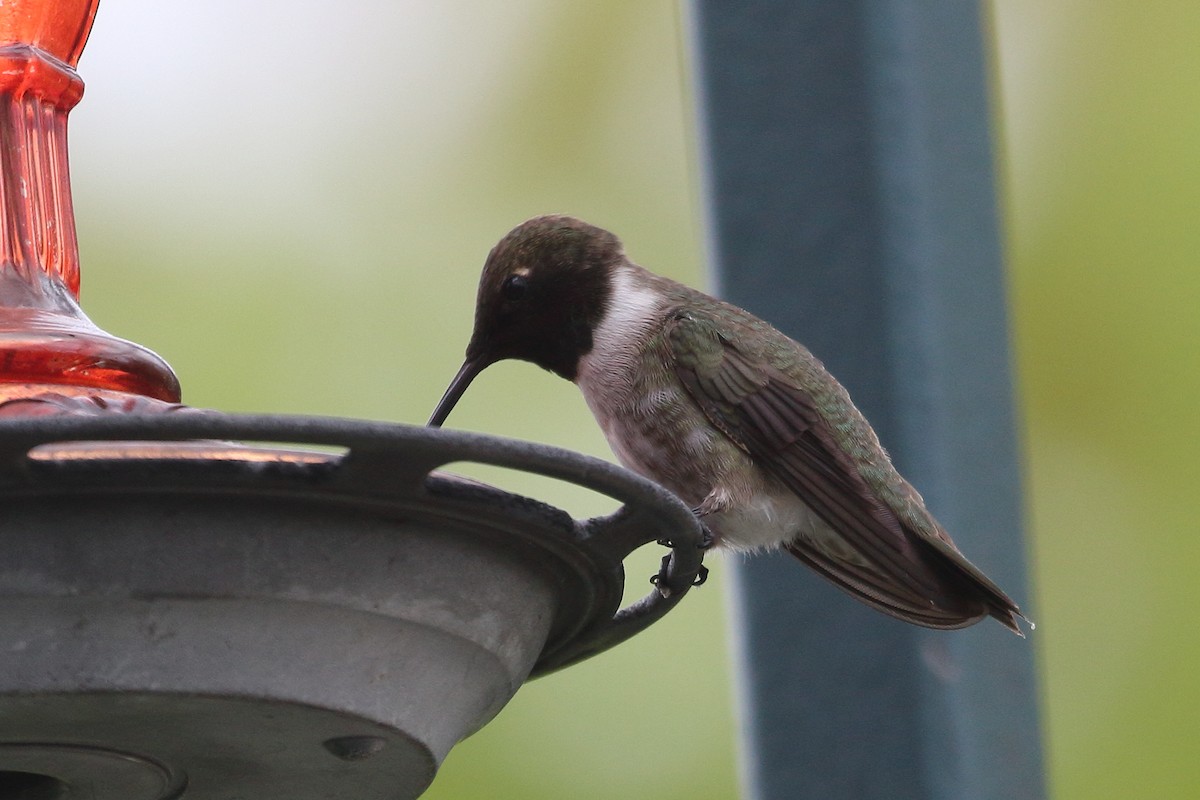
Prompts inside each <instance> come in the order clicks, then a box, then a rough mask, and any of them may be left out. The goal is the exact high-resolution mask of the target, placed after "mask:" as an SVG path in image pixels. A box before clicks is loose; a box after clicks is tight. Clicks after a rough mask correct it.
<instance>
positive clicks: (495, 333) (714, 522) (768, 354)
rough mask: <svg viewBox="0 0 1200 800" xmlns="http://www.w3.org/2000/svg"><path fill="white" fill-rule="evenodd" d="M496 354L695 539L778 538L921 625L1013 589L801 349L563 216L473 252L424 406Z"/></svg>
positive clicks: (436, 416) (748, 546)
mask: <svg viewBox="0 0 1200 800" xmlns="http://www.w3.org/2000/svg"><path fill="white" fill-rule="evenodd" d="M506 359H520V360H523V361H529V362H532V363H534V364H536V365H538V366H540V367H542V368H544V369H547V370H549V371H550V372H553V373H554V374H556V375H559V376H560V377H563V378H566V379H567V380H569V381H572V382H574V383H575V385H576V386H578V387H579V389H580V391H581V392H582V394H583V397H584V399H585V400H586V402H587V405H588V407H589V408H590V409H591V412H592V414H593V416H595V418H596V421H597V422H598V423H599V425H600V428H601V430H602V431H603V432H604V436H605V438H606V439H607V441H608V443H609V446H610V447H611V449H612V450H613V453H614V455H615V456H616V457H617V459H618V461H620V462H621V464H622V465H623V466H625V467H626V468H628V469H630V470H632V471H633V472H636V473H638V474H640V475H642V476H643V477H646V478H649V479H650V480H652V481H654V482H656V483H658V484H660V485H662V486H663V487H665V488H666V489H668V490H669V491H670V492H672V493H673V494H675V495H676V496H677V497H679V498H680V499H681V500H682V501H683V502H684V503H686V504H687V505H689V506H690V507H691V508H692V510H693V513H694V514H696V516H697V517H698V518H699V520H700V522H701V523H702V525H703V527H704V529H705V543H704V546H706V547H707V546H716V547H723V548H728V549H732V550H735V551H763V550H772V549H779V548H782V549H783V550H786V551H787V552H788V553H790V554H792V555H793V556H795V557H796V558H797V559H799V560H800V561H801V562H803V563H804V564H806V565H808V566H809V567H811V568H812V569H813V570H814V571H816V572H817V573H818V574H820V575H822V576H823V577H825V578H827V579H828V580H830V581H832V582H833V583H834V584H835V585H837V586H838V587H839V588H841V589H843V590H845V591H846V592H848V593H849V594H850V595H851V596H853V597H855V598H857V599H858V600H860V601H862V602H864V603H866V604H867V605H868V606H872V607H874V608H875V609H877V610H879V611H882V612H884V613H885V614H889V615H891V616H893V617H896V618H898V619H901V620H904V621H906V622H910V623H913V624H916V625H921V626H925V627H928V628H941V629H951V628H963V627H966V626H968V625H972V624H974V623H976V622H978V621H980V620H982V619H983V618H985V617H987V616H991V617H994V618H995V619H997V620H998V621H999V622H1001V623H1002V624H1004V625H1005V626H1006V627H1008V628H1009V629H1011V630H1012V631H1014V632H1015V633H1017V634H1018V635H1023V634H1022V632H1021V628H1020V627H1019V625H1018V624H1017V620H1018V618H1020V619H1025V617H1024V615H1022V613H1021V610H1020V609H1019V608H1018V607H1017V605H1016V603H1014V602H1013V601H1012V600H1011V599H1010V598H1009V597H1008V595H1006V594H1005V593H1004V592H1003V591H1002V590H1001V589H1000V588H999V587H998V586H997V585H996V584H995V583H993V582H992V581H991V580H990V579H988V577H987V576H986V575H984V574H983V572H982V571H980V570H979V569H978V568H977V567H975V566H974V565H973V564H971V562H969V561H968V560H967V559H966V557H965V556H963V554H962V553H961V552H960V551H959V550H958V548H957V547H956V546H955V544H954V542H953V541H952V540H951V538H950V536H949V535H948V534H947V533H946V531H945V530H944V529H943V528H942V526H941V525H939V524H938V522H937V520H935V519H934V517H933V515H932V514H930V513H929V511H928V510H927V509H926V508H925V503H924V501H923V500H922V498H921V495H920V494H918V493H917V491H916V489H914V488H913V487H912V486H911V485H910V484H909V483H908V481H906V480H905V479H904V478H903V477H901V476H900V474H899V473H898V472H897V471H896V469H895V467H893V466H892V462H891V459H890V458H889V457H888V455H887V453H886V452H885V451H884V449H883V447H882V446H881V445H880V442H879V438H878V437H877V436H876V434H875V431H874V430H873V429H872V428H871V425H870V423H868V422H867V420H866V419H865V418H864V417H863V415H862V414H861V413H860V412H859V411H858V409H857V408H855V406H854V404H853V403H852V402H851V400H850V396H849V394H848V393H847V392H846V390H845V389H844V388H843V387H842V385H841V384H839V383H838V382H837V380H836V379H834V377H833V376H832V375H830V374H829V372H827V371H826V369H825V367H824V366H823V365H822V364H821V362H820V361H818V360H817V359H816V357H814V356H813V355H812V353H810V352H809V351H808V350H807V349H806V348H805V347H804V346H802V345H801V344H799V343H798V342H796V341H794V340H792V339H791V338H789V337H788V336H786V335H784V334H783V333H781V332H780V331H778V330H776V329H775V328H774V327H772V326H771V325H770V324H769V323H767V322H765V321H763V320H761V319H759V318H757V317H755V316H753V315H752V314H750V313H749V312H747V311H745V310H743V309H741V308H738V307H737V306H734V305H732V304H730V303H726V302H723V301H721V300H718V299H716V298H714V297H710V296H708V295H706V294H704V293H702V292H699V291H697V290H695V289H692V288H690V287H688V286H685V285H683V284H681V283H678V282H676V281H673V280H670V279H668V278H664V277H661V276H659V275H656V274H654V273H652V272H650V271H648V270H646V269H644V268H642V267H641V266H638V265H637V264H635V263H634V262H633V261H631V260H630V259H629V258H628V257H627V256H626V255H625V251H624V247H623V245H622V243H621V241H620V239H618V238H617V237H616V236H615V235H613V234H612V233H610V232H608V231H606V230H603V229H601V228H598V227H595V226H593V225H590V224H588V223H586V222H583V221H582V220H579V219H575V218H573V217H569V216H557V215H555V216H542V217H535V218H533V219H530V220H528V221H526V222H524V223H522V224H521V225H518V226H517V227H516V228H514V229H513V230H512V231H511V232H509V233H508V235H506V236H505V237H504V238H503V239H501V240H500V241H499V243H497V244H496V246H495V247H494V248H492V251H491V253H489V255H488V257H487V260H486V262H485V263H484V267H483V274H482V277H481V278H480V282H479V290H478V295H477V298H476V306H475V323H474V330H473V332H472V334H471V338H470V341H469V343H468V345H467V349H466V358H465V360H464V362H463V365H462V367H461V369H460V370H459V371H458V373H457V375H455V377H454V379H453V380H452V381H451V383H450V386H449V387H448V388H447V390H446V392H445V394H444V395H443V397H442V399H441V401H440V402H439V403H438V405H437V407H436V409H435V410H434V412H433V415H432V417H431V418H430V420H429V425H431V426H440V425H441V424H442V423H443V422H444V421H445V420H446V417H447V416H448V415H449V413H450V411H451V409H453V407H454V406H455V404H456V403H457V402H458V401H459V399H460V398H461V397H462V395H463V393H464V392H465V391H466V389H467V387H468V386H469V385H470V383H471V381H472V380H473V379H474V378H475V377H476V376H477V375H479V373H480V372H482V371H483V370H484V369H485V368H486V367H488V366H490V365H491V364H494V363H496V362H498V361H503V360H506Z"/></svg>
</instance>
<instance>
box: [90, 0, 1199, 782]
mask: <svg viewBox="0 0 1200 800" xmlns="http://www.w3.org/2000/svg"><path fill="white" fill-rule="evenodd" d="M945 1H947V2H952V1H953V0H945ZM279 7H280V5H279V4H270V3H246V2H244V0H209V2H205V3H191V4H177V3H162V2H160V1H156V0H121V2H112V1H111V0H109V1H108V2H106V3H104V4H102V7H101V9H100V13H99V16H98V18H97V22H96V26H95V28H94V30H93V34H92V38H91V42H90V43H89V45H88V48H87V50H86V52H85V53H84V56H83V59H82V62H81V64H80V72H81V74H82V75H83V77H84V79H85V81H86V82H87V84H88V90H87V95H86V97H85V99H84V101H83V103H82V104H81V105H80V106H79V108H78V109H77V110H76V111H75V112H73V114H72V118H71V147H72V173H73V179H74V191H75V203H76V213H77V223H78V227H79V235H80V242H81V250H82V260H83V276H84V288H83V303H84V307H85V309H86V310H87V311H88V313H89V314H90V315H91V316H92V318H93V319H95V320H96V322H97V323H98V324H100V325H101V326H102V327H104V328H106V329H107V330H109V331H111V332H113V333H116V334H118V335H121V336H124V337H126V338H130V339H133V340H135V341H138V342H140V343H142V344H145V345H147V346H149V347H151V348H153V349H155V350H156V351H157V352H159V353H160V354H162V355H163V356H164V357H165V358H166V359H167V360H168V361H169V362H170V363H171V364H172V365H173V366H174V368H175V369H176V371H177V373H178V375H179V377H180V379H181V380H182V382H183V385H184V389H185V400H186V401H187V402H188V403H190V404H192V405H196V406H209V407H214V408H219V409H222V410H225V411H266V412H292V413H311V414H331V415H338V416H347V417H366V418H375V419H386V420H395V421H401V422H418V423H419V422H423V421H424V419H425V418H426V417H427V415H428V413H429V411H430V410H431V409H432V406H433V404H434V402H435V401H436V400H437V398H438V396H439V395H440V393H441V391H442V389H443V388H444V386H445V383H446V382H447V381H448V380H449V378H450V376H451V375H452V374H453V372H454V371H455V369H456V368H457V366H458V364H459V361H460V358H461V355H462V349H463V346H464V345H465V343H466V339H467V336H468V333H469V329H470V324H471V309H472V304H473V299H474V290H475V282H476V279H477V276H478V270H479V268H480V266H481V265H482V261H483V258H484V256H485V255H486V253H487V251H488V249H489V248H490V247H491V245H492V244H493V243H494V241H495V240H496V239H497V238H499V236H501V235H502V234H503V233H505V232H506V231H507V230H508V229H509V228H510V227H512V226H513V225H514V224H516V223H517V222H519V221H521V220H522V219H524V218H526V217H529V216H532V215H535V214H538V213H546V212H551V211H563V212H570V213H574V214H577V215H579V216H582V217H584V218H587V219H589V220H591V221H593V222H596V223H598V224H601V225H604V226H606V227H609V228H611V229H613V230H615V231H618V232H619V233H620V234H621V235H622V237H623V238H624V239H625V241H626V244H627V247H628V250H629V252H630V253H631V255H632V256H633V257H634V258H635V259H636V260H638V261H640V262H641V263H644V264H646V265H649V266H651V267H652V268H653V269H655V270H656V271H659V272H662V273H665V274H668V275H671V276H673V277H676V278H678V279H681V280H684V281H688V282H692V283H701V284H702V283H703V282H704V277H703V266H702V264H701V260H700V259H701V248H700V243H701V242H702V239H703V234H702V231H701V230H700V229H699V223H698V220H699V214H698V213H697V209H698V208H699V203H700V201H699V198H698V197H697V181H696V177H695V176H696V145H695V140H694V133H693V125H692V114H693V112H692V108H691V106H690V96H691V87H690V79H689V77H688V72H687V53H686V47H685V42H684V40H683V37H682V35H681V33H680V24H681V20H680V12H679V10H678V9H677V6H676V4H675V3H674V2H667V1H666V0H653V1H649V0H621V1H620V2H606V3H575V2H572V3H561V2H551V0H512V1H510V2H506V3H503V4H501V3H494V2H491V3H489V2H482V1H481V0H475V1H473V2H466V1H465V0H453V1H452V2H438V3H434V2H398V1H397V0H343V2H341V3H326V2H316V0H304V1H301V0H294V2H292V3H290V4H288V6H287V8H288V12H287V13H286V15H285V14H282V13H280V12H279V10H278V9H279ZM989 15H990V18H991V20H992V23H993V24H992V29H993V32H994V34H995V36H994V64H995V69H994V75H995V78H996V87H995V96H996V120H997V122H996V125H997V133H998V141H999V142H1000V144H1001V148H1000V152H999V153H998V163H999V164H1000V165H1001V170H1000V176H1001V184H1002V188H1003V192H1004V197H1003V201H1004V208H1005V225H1006V229H1007V237H1008V262H1009V273H1010V286H1011V299H1012V318H1013V333H1014V342H1015V354H1016V361H1017V363H1016V371H1017V374H1016V378H1017V384H1018V392H1019V397H1020V415H1021V418H1022V426H1023V427H1022V432H1021V433H1022V437H1023V448H1024V452H1025V453H1026V475H1027V485H1028V519H1029V552H1030V558H1031V565H1032V567H1031V568H1032V571H1033V576H1034V580H1035V586H1036V594H1035V596H1034V597H1032V598H1020V599H1022V600H1024V601H1025V602H1024V604H1025V605H1027V606H1028V607H1029V608H1030V609H1031V613H1032V615H1033V616H1034V617H1035V618H1036V619H1037V621H1038V623H1039V625H1038V629H1037V631H1036V632H1035V633H1034V634H1033V636H1032V637H1031V640H1030V646H1032V647H1034V648H1035V650H1036V652H1037V656H1038V659H1039V665H1040V668H1041V675H1042V685H1041V687H1040V688H1041V693H1042V697H1043V709H1044V724H1045V740H1046V745H1047V753H1048V772H1049V781H1050V785H1051V788H1052V792H1053V795H1054V796H1055V797H1057V798H1060V799H1061V800H1085V799H1086V800H1094V799H1096V798H1122V800H1124V799H1125V798H1128V797H1156V798H1175V797H1190V796H1192V793H1193V792H1194V791H1195V789H1196V787H1197V786H1200V759H1197V757H1196V753H1197V746H1198V739H1200V679H1198V678H1197V671H1198V668H1200V637H1197V635H1196V633H1195V629H1196V624H1195V623H1194V622H1193V620H1192V617H1191V614H1192V612H1193V609H1195V608H1196V607H1197V606H1200V589H1198V588H1197V582H1196V581H1195V580H1194V577H1193V575H1194V572H1195V571H1196V569H1197V567H1198V566H1200V557H1198V556H1200V537H1198V536H1197V535H1196V530H1195V529H1196V512H1197V508H1198V506H1200V500H1198V499H1197V496H1198V495H1200V492H1198V491H1197V488H1196V486H1195V485H1194V479H1195V468H1194V463H1195V459H1194V457H1193V453H1192V448H1193V447H1194V446H1195V444H1196V443H1197V441H1200V412H1198V411H1197V409H1196V406H1197V403H1196V395H1197V388H1198V387H1197V383H1198V382H1200V369H1197V367H1196V366H1195V364H1196V361H1197V355H1198V353H1197V349H1198V348H1200V322H1198V320H1197V314H1196V312H1195V310H1194V306H1195V305H1196V299H1197V296H1198V293H1200V272H1198V271H1197V269H1196V268H1195V266H1194V264H1193V260H1194V256H1193V254H1194V253H1195V252H1196V251H1197V250H1198V249H1200V248H1198V247H1197V245H1200V241H1197V240H1198V239H1200V224H1198V222H1197V219H1196V217H1197V211H1198V210H1200V196H1198V194H1200V156H1198V153H1200V70H1197V66H1196V63H1195V62H1196V53H1197V49H1196V43H1197V41H1200V4H1186V3H1165V2H1144V3H1137V4H1132V3H1123V2H1119V1H1118V0H1102V1H1097V0H1093V1H1092V2H1082V0H1079V1H1078V2H1065V1H1063V0H1060V1H1059V2H1054V3H1045V2H1038V1H1037V0H999V2H996V3H995V5H994V6H992V7H991V8H990V9H989ZM452 422H453V424H454V425H456V426H459V427H464V428H471V429H475V430H482V431H488V432H492V433H498V434H504V435H508V436H513V437H518V438H523V439H533V440H538V441H544V442H549V443H553V444H556V445H560V446H564V447H568V448H571V449H576V450H581V451H584V452H588V453H592V454H596V455H600V456H604V457H610V456H609V455H608V449H607V447H606V445H605V444H604V442H603V439H602V438H601V436H600V434H599V432H598V430H597V429H596V426H595V425H594V423H593V422H592V420H591V417H590V415H589V414H588V412H587V410H586V408H585V406H584V404H583V401H582V399H581V398H580V397H579V396H578V393H577V391H576V390H575V389H574V387H572V386H570V385H569V384H567V383H565V382H563V381H560V380H558V379H557V378H555V377H553V376H551V375H549V374H548V373H543V372H541V371H539V370H537V369H536V368H534V367H530V366H528V365H524V364H518V363H507V364H504V365H502V366H500V367H496V368H493V369H491V370H489V371H488V372H486V373H485V374H484V375H483V376H482V377H481V378H480V379H479V380H478V381H477V382H476V385H475V387H474V388H473V389H472V391H471V392H470V393H469V394H468V395H467V397H466V398H465V399H464V401H463V402H462V403H461V404H460V406H459V408H458V409H457V410H456V412H455V414H454V416H453V418H452ZM475 474H478V475H481V476H483V477H485V478H486V479H488V480H491V481H493V482H496V483H499V484H501V485H503V486H506V487H508V488H512V489H515V490H517V491H521V492H524V493H527V494H534V495H537V496H540V497H543V498H544V499H547V500H549V501H551V502H554V503H555V504H557V505H560V506H563V507H565V508H567V509H568V510H570V511H572V512H573V513H575V514H577V515H590V514H595V513H602V512H604V511H606V510H608V509H610V508H611V507H612V505H613V504H612V503H611V502H610V501H606V500H604V499H602V498H598V497H595V496H592V495H590V494H588V493H587V492H582V491H579V490H572V489H569V488H564V487H562V486H559V485H556V484H553V483H552V482H548V481H531V480H523V479H521V478H519V477H518V476H513V475H507V474H500V473H490V472H486V471H483V470H476V471H475ZM935 511H936V509H935ZM643 561H644V565H643V564H642V563H641V562H639V565H636V566H635V567H634V568H633V570H632V581H633V582H635V583H637V586H636V587H635V589H636V591H637V592H638V593H641V592H642V590H643V589H645V588H646V587H645V586H644V585H642V583H641V578H640V577H639V576H641V575H642V574H643V573H644V574H645V575H646V576H648V575H649V574H651V572H652V571H653V565H654V562H655V556H654V555H653V554H648V555H647V556H646V558H645V559H643ZM712 561H713V562H714V563H713V564H712V566H713V572H714V575H713V580H712V581H711V582H710V584H709V586H708V587H706V588H705V589H704V590H703V591H700V592H696V593H695V594H694V595H693V596H692V597H690V598H689V600H688V602H686V603H684V604H683V605H682V606H681V607H680V608H679V609H678V610H677V611H676V612H675V613H673V614H672V615H671V616H670V617H668V618H667V619H666V620H664V621H663V622H662V623H660V624H659V625H657V626H655V628H654V629H652V630H651V631H650V632H648V633H646V634H644V635H642V636H640V637H638V638H637V639H635V640H633V641H632V642H630V643H629V644H627V645H625V646H623V647H621V648H618V649H617V650H615V651H613V652H611V653H608V654H605V655H604V656H602V657H599V658H596V659H593V660H592V661H590V662H587V663H584V664H582V665H580V666H578V667H574V668H572V669H570V670H567V671H565V672H563V673H561V674H557V675H553V676H551V677H548V678H546V679H544V680H539V681H536V682H534V683H532V684H530V685H529V686H527V687H525V688H524V689H522V690H521V692H520V693H519V694H518V695H517V697H516V698H515V700H514V701H513V702H512V703H511V704H510V705H509V706H508V707H507V708H506V709H505V710H504V711H503V712H502V713H501V714H500V715H499V717H497V719H496V720H495V721H494V722H493V723H492V724H490V725H489V726H488V727H486V728H485V729H484V730H482V731H481V732H480V733H478V734H477V735H475V736H474V737H472V738H470V739H469V740H467V741H466V742H464V743H462V744H461V745H459V746H458V747H457V748H456V749H455V750H454V751H453V752H452V753H451V754H450V757H449V758H448V760H447V762H446V764H445V766H444V767H443V769H442V773H441V775H440V776H439V778H438V780H437V781H436V782H435V784H434V787H433V788H432V789H431V790H430V792H429V793H428V794H427V795H426V796H427V797H429V798H434V800H450V799H451V798H455V799H457V798H474V797H489V798H497V799H501V798H561V797H570V798H575V800H587V799H588V798H596V799H597V800H600V799H601V798H604V800H610V799H611V798H623V800H643V799H644V800H650V799H651V798H653V799H654V800H673V799H674V798H679V800H683V799H684V798H687V800H706V799H707V798H729V797H733V796H735V795H736V793H737V780H736V767H735V747H736V743H735V722H734V711H733V701H732V697H733V693H734V692H733V681H734V680H735V678H734V676H733V675H732V674H731V669H730V659H729V658H728V653H727V643H726V635H725V625H726V622H725V614H724V600H725V598H724V597H723V595H722V593H723V591H724V589H723V587H724V586H725V584H726V583H727V582H726V581H724V580H723V576H722V571H723V570H722V567H723V564H722V560H721V558H720V557H717V558H714V559H712ZM796 680H797V683H798V684H801V683H802V682H803V676H800V675H798V676H796ZM798 746H802V743H798Z"/></svg>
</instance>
